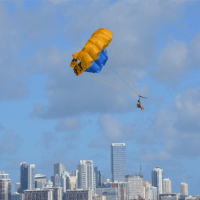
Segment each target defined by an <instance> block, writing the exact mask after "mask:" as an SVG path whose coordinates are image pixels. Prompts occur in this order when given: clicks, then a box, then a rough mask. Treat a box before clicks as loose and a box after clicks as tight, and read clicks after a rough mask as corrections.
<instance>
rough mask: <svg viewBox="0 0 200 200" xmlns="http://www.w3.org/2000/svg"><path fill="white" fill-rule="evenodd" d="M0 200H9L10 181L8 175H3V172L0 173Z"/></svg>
mask: <svg viewBox="0 0 200 200" xmlns="http://www.w3.org/2000/svg"><path fill="white" fill-rule="evenodd" d="M0 199H1V200H10V199H11V180H10V179H9V174H5V172H0Z"/></svg>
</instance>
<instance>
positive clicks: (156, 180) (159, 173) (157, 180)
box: [151, 167, 163, 194]
mask: <svg viewBox="0 0 200 200" xmlns="http://www.w3.org/2000/svg"><path fill="white" fill-rule="evenodd" d="M151 177H152V186H154V187H157V193H158V194H162V193H163V170H162V169H160V167H156V168H154V169H153V170H152V173H151Z"/></svg>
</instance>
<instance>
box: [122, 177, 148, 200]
mask: <svg viewBox="0 0 200 200" xmlns="http://www.w3.org/2000/svg"><path fill="white" fill-rule="evenodd" d="M125 180H126V182H127V183H128V184H127V194H128V195H127V196H128V199H138V195H139V196H141V197H142V198H144V187H143V175H141V174H138V175H130V174H129V175H126V176H125Z"/></svg>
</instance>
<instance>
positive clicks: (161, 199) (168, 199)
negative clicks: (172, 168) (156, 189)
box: [158, 193, 178, 200]
mask: <svg viewBox="0 0 200 200" xmlns="http://www.w3.org/2000/svg"><path fill="white" fill-rule="evenodd" d="M158 200H178V196H177V195H176V194H175V193H171V194H159V195H158Z"/></svg>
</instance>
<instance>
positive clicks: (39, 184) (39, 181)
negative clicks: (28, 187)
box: [35, 174, 47, 188]
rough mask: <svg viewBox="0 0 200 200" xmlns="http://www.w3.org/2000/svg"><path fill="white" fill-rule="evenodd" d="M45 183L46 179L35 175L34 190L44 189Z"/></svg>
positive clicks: (40, 175)
mask: <svg viewBox="0 0 200 200" xmlns="http://www.w3.org/2000/svg"><path fill="white" fill-rule="evenodd" d="M46 182H47V178H46V176H45V175H42V174H36V175H35V188H44V187H45V184H46Z"/></svg>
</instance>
